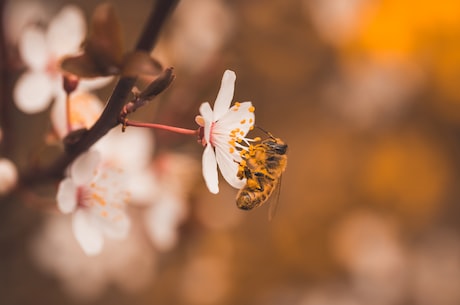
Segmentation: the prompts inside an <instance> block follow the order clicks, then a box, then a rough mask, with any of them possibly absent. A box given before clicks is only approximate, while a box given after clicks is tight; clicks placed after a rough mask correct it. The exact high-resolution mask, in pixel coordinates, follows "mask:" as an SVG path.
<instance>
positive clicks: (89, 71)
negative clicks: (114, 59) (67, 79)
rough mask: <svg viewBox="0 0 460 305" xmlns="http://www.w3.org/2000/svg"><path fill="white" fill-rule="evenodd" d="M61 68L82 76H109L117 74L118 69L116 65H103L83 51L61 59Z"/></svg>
mask: <svg viewBox="0 0 460 305" xmlns="http://www.w3.org/2000/svg"><path fill="white" fill-rule="evenodd" d="M61 68H62V69H63V70H64V71H66V72H69V73H72V74H74V75H77V76H79V77H83V78H92V77H99V76H110V75H115V74H118V73H119V71H120V69H119V68H118V67H116V66H103V65H100V63H99V62H98V61H95V60H94V58H91V56H90V55H88V54H86V53H83V54H80V55H77V56H69V57H65V58H64V59H63V60H62V61H61Z"/></svg>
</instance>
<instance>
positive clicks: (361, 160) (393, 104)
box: [0, 0, 460, 305]
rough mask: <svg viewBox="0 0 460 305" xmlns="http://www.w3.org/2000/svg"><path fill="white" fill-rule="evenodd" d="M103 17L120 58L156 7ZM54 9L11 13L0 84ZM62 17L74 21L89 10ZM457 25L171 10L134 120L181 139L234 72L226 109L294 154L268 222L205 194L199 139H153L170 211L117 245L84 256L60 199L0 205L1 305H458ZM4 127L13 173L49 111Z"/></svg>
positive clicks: (290, 9)
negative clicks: (156, 75)
mask: <svg viewBox="0 0 460 305" xmlns="http://www.w3.org/2000/svg"><path fill="white" fill-rule="evenodd" d="M110 2H111V3H113V5H114V7H115V10H116V11H117V13H118V16H119V18H120V22H121V26H122V30H123V35H124V44H125V47H126V49H127V50H130V49H132V48H133V46H134V45H135V42H136V39H137V38H138V36H139V35H140V32H141V29H142V26H143V22H144V20H145V19H146V18H147V14H148V12H149V10H150V7H151V6H152V5H153V3H154V1H145V0H135V1H129V2H126V1H121V0H117V1H110ZM69 3H70V2H67V1H61V0H54V1H31V0H27V1H26V0H15V1H7V2H6V6H5V10H4V16H3V18H4V20H3V21H4V26H3V27H2V29H3V30H4V31H5V32H4V35H5V39H7V43H8V46H9V50H10V51H9V55H10V60H11V61H12V62H10V63H9V64H10V65H12V66H13V67H17V69H16V73H15V74H11V75H10V76H11V77H10V79H9V82H7V81H6V80H2V82H3V83H4V84H6V85H7V86H14V82H15V80H16V79H17V78H18V77H19V75H20V74H21V73H22V71H23V68H21V64H20V62H19V61H20V60H19V59H18V56H17V50H16V49H17V40H18V37H20V35H21V30H22V29H23V28H24V26H25V25H26V24H27V23H39V24H44V25H45V26H46V23H47V22H48V20H49V19H50V18H52V16H54V15H55V14H57V12H59V10H60V9H62V7H64V6H65V5H67V4H69ZM73 4H74V5H77V6H78V7H80V8H81V9H82V10H83V12H84V14H85V18H86V20H87V21H88V20H89V18H90V16H91V12H92V10H93V9H94V7H95V6H96V5H97V3H95V2H94V1H90V0H84V1H83V0H82V1H77V2H74V3H73ZM459 14H460V2H459V1H455V0H440V1H437V2H436V3H434V2H433V1H428V0H418V1H413V0H406V1H397V0H348V1H344V0H292V1H284V0H273V1H261V0H250V1H247V0H236V1H224V0H193V1H192V0H182V1H181V2H180V3H179V5H178V7H177V9H176V10H175V12H174V13H173V15H172V16H171V19H170V20H169V21H168V23H167V24H166V27H165V29H164V31H163V32H162V35H161V37H160V41H159V43H158V45H157V47H156V48H155V49H154V50H153V53H152V54H153V56H154V57H155V58H157V59H158V60H159V61H160V62H161V63H162V64H163V65H164V66H165V67H167V66H173V67H174V68H175V73H176V80H175V81H174V83H173V85H172V86H171V87H170V88H168V90H167V91H166V92H164V93H163V94H162V95H161V96H159V97H158V98H157V99H156V100H155V102H154V103H152V104H150V105H148V106H147V107H145V108H143V109H142V110H140V111H139V113H136V114H135V117H136V118H137V119H142V120H144V121H150V122H158V123H165V124H171V125H175V126H181V127H186V128H196V125H195V122H194V117H195V115H196V114H197V112H198V107H199V105H200V104H201V103H202V102H204V101H209V102H211V103H213V101H214V99H215V96H216V94H217V91H218V88H219V85H220V80H221V77H222V73H223V71H224V70H225V69H231V70H234V71H235V72H236V74H237V80H236V90H235V101H246V100H251V101H252V102H253V104H254V105H255V107H256V120H257V125H259V126H261V127H263V128H264V129H266V130H268V131H270V132H271V133H272V134H274V135H275V136H277V137H280V138H282V139H283V140H284V141H285V142H286V143H287V144H288V145H289V150H288V166H287V170H286V172H285V174H284V175H283V177H282V186H281V192H280V197H279V202H278V208H277V213H276V215H275V217H274V219H273V220H272V221H268V205H264V206H263V207H260V208H258V209H255V210H253V211H250V212H246V211H240V210H238V209H237V207H236V205H235V196H236V193H237V191H236V190H234V189H232V188H231V187H229V186H226V185H225V183H224V182H221V184H220V185H221V191H220V193H219V194H218V195H212V194H210V193H209V192H208V191H207V189H206V187H205V186H204V183H203V179H202V176H201V172H200V168H201V164H200V160H201V153H202V147H201V146H200V145H198V144H197V143H196V141H195V139H193V138H189V137H186V136H183V135H172V134H170V133H166V132H155V133H150V137H151V139H150V140H152V141H153V138H154V143H155V144H154V148H153V146H152V147H150V148H145V149H147V151H148V152H149V153H148V155H149V157H150V158H152V163H153V164H154V165H153V167H154V168H155V170H156V171H157V172H158V173H159V174H158V176H159V177H160V178H161V179H160V180H161V181H163V182H162V183H166V185H169V186H170V189H171V190H170V191H171V192H172V193H174V192H177V193H180V194H182V195H181V196H180V197H181V200H182V201H181V202H182V203H181V204H180V205H178V206H179V207H180V208H178V209H172V210H168V208H166V212H163V214H161V213H160V214H155V215H157V216H156V217H153V218H148V217H145V215H148V213H150V212H148V211H147V210H148V208H146V207H145V205H144V206H142V207H133V208H132V210H131V211H130V213H131V214H132V215H133V219H134V220H133V223H134V225H133V230H132V232H131V235H130V238H129V240H127V241H125V242H124V243H119V244H117V243H115V242H113V243H107V245H106V248H107V249H105V252H104V253H103V254H101V256H99V257H94V258H87V257H85V255H84V254H83V253H82V252H81V249H80V248H79V247H78V245H77V244H76V243H75V241H74V239H73V235H72V234H71V232H70V228H69V225H68V224H69V223H68V220H69V219H68V218H67V216H62V215H59V214H58V213H53V212H52V211H50V209H49V208H47V207H49V206H50V205H53V204H54V201H53V200H54V199H53V198H54V196H55V192H56V186H57V183H58V182H50V183H48V184H47V185H45V186H41V187H40V188H37V189H33V190H28V191H25V192H23V193H21V195H18V194H17V193H16V194H15V195H9V196H8V195H4V196H3V197H2V198H0V199H1V201H0V304H115V305H116V304H192V305H193V304H200V305H201V304H204V305H206V304H221V305H223V304H254V305H256V304H267V305H271V304H273V305H275V304H293V305H297V304H298V305H332V304H334V305H341V304H343V305H360V304H366V305H373V304H378V305H392V304H395V305H396V304H414V305H419V304H420V305H425V304H426V305H428V304H439V305H450V304H452V305H454V304H460V290H459V289H458V287H460V234H459V233H460V231H459V229H460V225H459V222H458V216H459V214H460V210H459V205H458V200H459V199H460V188H458V183H459V182H460V181H459V178H460V176H459V174H458V173H459V169H460V168H459V167H460V162H459V160H460V159H459V157H458V156H459V153H460V85H459V83H460V38H459V37H460V18H459V16H460V15H459ZM15 54H16V55H15ZM111 88H112V87H111V86H110V85H109V86H108V87H106V88H104V89H101V90H99V91H98V92H97V93H98V95H99V96H100V97H101V99H102V100H104V98H107V96H108V94H109V93H110V90H111ZM2 115H4V116H5V117H8V118H9V119H8V121H9V122H10V124H9V126H8V129H7V130H6V129H5V126H0V127H1V128H2V129H3V139H5V137H8V138H9V139H10V141H9V142H8V143H9V144H10V146H8V147H5V145H3V146H2V151H3V154H4V155H5V156H7V157H8V158H10V159H11V160H12V161H13V162H15V164H16V166H17V167H18V168H19V169H20V170H21V169H23V168H25V167H26V166H28V165H29V164H30V158H31V156H32V154H33V151H35V152H36V151H37V150H36V148H37V147H39V146H38V145H39V143H43V142H44V139H45V138H46V134H47V132H48V129H49V109H48V110H47V111H44V112H42V113H39V114H36V115H27V114H23V113H21V112H20V111H18V110H17V109H15V108H14V107H12V108H10V109H9V112H8V113H7V114H5V113H3V114H2ZM125 136H126V135H125ZM152 145H153V144H152ZM52 147H54V148H52V149H51V148H43V151H42V152H45V155H46V154H47V152H49V154H50V155H53V152H54V151H56V150H59V149H60V148H59V146H57V145H54V146H52ZM138 149H139V150H141V149H144V148H143V146H142V147H139V148H138ZM149 149H150V150H149ZM177 158H178V159H177ZM45 159H46V158H45ZM170 180H171V181H172V182H171V181H170ZM153 183H155V182H153ZM152 188H155V186H154V185H153V184H152ZM153 204H154V206H159V205H155V203H153ZM272 204H273V202H272ZM43 206H44V208H43ZM158 209H159V208H158ZM162 211H165V210H162ZM158 215H160V216H158ZM161 215H163V216H161ZM178 215H179V216H178ZM168 217H169V218H168ZM145 218H146V219H147V222H146V223H144V222H143V221H141V220H143V219H145ZM164 219H175V224H176V225H175V226H173V227H174V229H173V230H172V231H167V230H163V231H164V232H163V231H162V229H164V228H163V227H162V223H163V222H162V221H163V220H164ZM152 223H153V225H152ZM149 226H150V227H152V226H154V227H156V228H155V229H150V231H149V229H148V227H149ZM152 230H153V231H154V232H156V233H154V235H155V234H156V235H155V236H157V238H158V236H160V237H159V238H160V239H161V240H162V241H163V244H161V243H158V242H156V243H155V242H152V238H151V235H152V234H149V232H152ZM154 240H155V239H154Z"/></svg>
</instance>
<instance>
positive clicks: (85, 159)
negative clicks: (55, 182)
mask: <svg viewBox="0 0 460 305" xmlns="http://www.w3.org/2000/svg"><path fill="white" fill-rule="evenodd" d="M100 161H101V157H100V154H99V153H98V152H97V151H95V150H91V151H88V152H86V153H84V154H82V155H80V156H79V157H78V158H77V159H76V160H75V161H74V162H73V163H72V165H71V167H70V176H71V177H72V179H73V181H74V182H75V184H76V185H84V184H88V183H89V182H90V181H91V179H92V178H93V177H94V175H95V172H94V171H95V169H96V167H97V165H98V164H99V162H100Z"/></svg>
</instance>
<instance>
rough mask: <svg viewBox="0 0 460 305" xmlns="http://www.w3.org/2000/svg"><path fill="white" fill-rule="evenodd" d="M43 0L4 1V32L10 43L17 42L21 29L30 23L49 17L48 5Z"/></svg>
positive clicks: (14, 43) (36, 22)
mask: <svg viewBox="0 0 460 305" xmlns="http://www.w3.org/2000/svg"><path fill="white" fill-rule="evenodd" d="M43 4H44V2H43V1H34V0H30V1H5V8H4V12H3V18H4V19H3V28H4V29H5V30H4V34H5V36H6V38H7V39H8V41H9V42H10V43H11V44H12V45H16V44H17V43H18V40H19V37H21V34H22V31H23V30H24V29H25V28H26V27H27V26H30V25H33V24H38V23H40V22H43V21H44V20H46V19H47V18H49V11H48V6H45V5H43Z"/></svg>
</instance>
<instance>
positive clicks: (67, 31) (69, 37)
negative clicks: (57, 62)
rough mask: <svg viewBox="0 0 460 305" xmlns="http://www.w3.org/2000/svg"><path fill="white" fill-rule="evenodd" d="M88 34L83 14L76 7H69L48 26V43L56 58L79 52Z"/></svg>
mask: <svg viewBox="0 0 460 305" xmlns="http://www.w3.org/2000/svg"><path fill="white" fill-rule="evenodd" d="M85 34H86V23H85V18H84V15H83V12H82V10H81V9H79V8H78V7H77V6H75V5H67V6H66V7H64V8H63V9H62V10H61V11H60V12H59V14H57V15H56V16H55V17H54V18H53V20H52V21H51V22H50V24H49V26H48V32H47V37H46V38H47V43H48V45H49V48H50V51H51V52H53V55H54V56H56V57H58V58H59V57H61V56H63V55H69V54H71V53H74V52H77V51H78V50H79V48H80V44H81V42H82V41H83V39H84V37H85Z"/></svg>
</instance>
